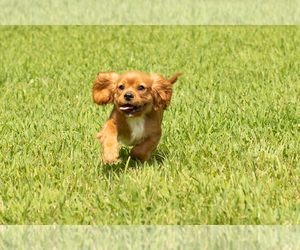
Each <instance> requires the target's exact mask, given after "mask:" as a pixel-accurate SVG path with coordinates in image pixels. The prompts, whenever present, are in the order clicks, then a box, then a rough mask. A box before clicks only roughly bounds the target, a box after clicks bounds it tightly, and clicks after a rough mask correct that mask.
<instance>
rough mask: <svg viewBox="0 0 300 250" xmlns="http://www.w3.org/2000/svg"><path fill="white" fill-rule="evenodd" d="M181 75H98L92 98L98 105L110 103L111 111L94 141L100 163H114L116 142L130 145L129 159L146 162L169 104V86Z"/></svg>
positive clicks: (113, 73) (132, 73)
mask: <svg viewBox="0 0 300 250" xmlns="http://www.w3.org/2000/svg"><path fill="white" fill-rule="evenodd" d="M181 74H182V73H177V74H175V75H174V76H173V77H172V78H171V79H169V80H167V79H165V78H164V77H163V76H161V75H158V74H151V76H149V75H147V74H145V73H142V72H139V71H129V72H126V73H124V74H122V75H119V74H117V73H116V72H114V71H110V72H100V73H98V75H97V78H96V80H95V82H94V86H93V99H94V102H95V103H97V104H98V105H104V104H108V103H113V104H114V108H113V110H112V112H111V114H110V116H109V118H108V120H107V121H106V123H105V124H104V126H103V128H102V130H101V132H99V133H98V134H97V135H96V136H95V138H96V139H99V140H100V142H101V143H102V147H103V161H104V163H112V162H115V161H117V159H118V156H119V141H121V142H123V143H124V144H126V145H128V146H134V147H133V148H132V150H131V152H130V156H131V158H132V159H134V160H139V161H141V162H144V161H147V160H149V158H150V157H151V154H152V152H153V151H154V149H155V148H156V146H157V144H158V142H159V140H160V137H161V123H162V119H163V113H164V110H166V109H167V106H168V105H169V104H170V100H171V95H172V84H173V83H175V82H176V81H177V77H178V76H179V75H181Z"/></svg>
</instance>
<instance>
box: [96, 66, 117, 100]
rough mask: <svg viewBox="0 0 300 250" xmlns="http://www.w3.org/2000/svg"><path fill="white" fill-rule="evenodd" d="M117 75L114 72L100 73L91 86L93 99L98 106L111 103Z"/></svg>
mask: <svg viewBox="0 0 300 250" xmlns="http://www.w3.org/2000/svg"><path fill="white" fill-rule="evenodd" d="M118 78H119V75H118V74H117V73H116V72H115V71H110V72H100V73H98V75H97V78H96V80H95V82H94V86H93V99H94V102H95V103H97V104H98V105H103V104H107V103H112V102H113V91H114V90H115V88H116V82H117V80H118Z"/></svg>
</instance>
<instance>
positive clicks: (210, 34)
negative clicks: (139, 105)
mask: <svg viewBox="0 0 300 250" xmlns="http://www.w3.org/2000/svg"><path fill="white" fill-rule="evenodd" d="M110 70H114V71H116V72H118V73H123V72H125V71H129V70H140V71H143V72H145V73H148V74H149V73H150V72H151V71H153V72H155V73H161V74H162V75H164V76H165V77H166V78H170V77H172V76H173V75H174V74H175V73H176V72H183V73H184V74H183V75H182V76H180V77H179V80H178V81H177V82H176V84H175V85H174V92H173V97H172V101H171V105H170V107H169V109H168V111H167V112H165V116H164V120H163V125H162V127H163V136H162V139H161V141H160V144H159V146H158V148H157V149H156V151H155V153H154V155H153V157H152V158H151V160H150V162H147V163H144V164H141V163H136V162H134V161H132V160H130V159H129V158H128V155H129V151H130V148H128V147H126V146H121V147H120V154H121V156H120V160H119V161H118V162H117V163H116V164H113V165H103V163H102V160H101V146H100V143H99V141H97V140H95V139H94V138H93V136H94V135H95V134H96V133H97V132H98V131H100V129H101V127H102V125H103V124H104V123H105V121H106V119H107V118H108V116H109V114H110V111H111V109H112V106H111V105H107V106H97V105H96V104H94V103H93V100H92V86H93V82H94V80H95V78H96V75H97V73H98V72H100V71H110ZM299 95H300V27H299V26H267V27H264V26H217V27H215V26H1V27H0V224H125V225H128V224H159V225H161V224H171V225H178V224H180V225H181V224H202V225H207V224H208V225H209V224H271V225H279V224H299V223H300V194H299V192H300V184H299V182H300V179H299V175H300V159H299V154H300V144H299V132H300V107H299Z"/></svg>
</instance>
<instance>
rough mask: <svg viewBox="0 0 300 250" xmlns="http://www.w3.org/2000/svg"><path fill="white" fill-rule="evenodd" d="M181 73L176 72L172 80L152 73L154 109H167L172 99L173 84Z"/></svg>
mask: <svg viewBox="0 0 300 250" xmlns="http://www.w3.org/2000/svg"><path fill="white" fill-rule="evenodd" d="M181 74H182V73H177V74H175V75H174V76H173V77H172V78H171V79H170V80H167V79H165V78H164V77H163V76H162V75H158V74H151V79H152V81H153V83H152V93H153V97H154V110H159V109H161V108H162V109H167V107H168V105H169V104H170V101H171V96H172V84H173V83H175V82H176V81H177V77H178V76H179V75H181Z"/></svg>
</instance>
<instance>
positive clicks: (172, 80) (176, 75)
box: [168, 73, 182, 84]
mask: <svg viewBox="0 0 300 250" xmlns="http://www.w3.org/2000/svg"><path fill="white" fill-rule="evenodd" d="M180 75H182V73H176V74H175V75H174V76H173V77H172V78H171V79H169V80H168V81H169V82H170V83H172V84H174V83H175V82H176V81H177V77H178V76H180Z"/></svg>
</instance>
